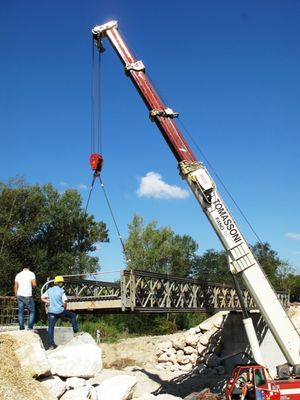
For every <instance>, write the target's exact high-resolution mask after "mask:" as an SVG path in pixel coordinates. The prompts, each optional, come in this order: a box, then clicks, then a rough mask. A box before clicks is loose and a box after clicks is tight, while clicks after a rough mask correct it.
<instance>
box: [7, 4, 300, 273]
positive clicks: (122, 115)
mask: <svg viewBox="0 0 300 400" xmlns="http://www.w3.org/2000/svg"><path fill="white" fill-rule="evenodd" d="M110 20H117V21H118V22H119V30H120V32H121V34H122V35H123V37H124V38H125V40H126V42H127V43H128V45H129V47H130V48H131V50H132V51H133V53H134V54H135V55H136V57H137V59H140V60H142V61H143V63H144V64H145V66H146V70H147V73H148V75H149V77H150V78H151V80H152V82H153V83H154V86H155V87H156V89H157V90H158V92H159V94H160V95H161V96H162V98H163V100H164V102H165V103H166V104H167V105H168V106H169V107H171V108H172V109H173V110H174V111H178V112H179V113H180V117H179V121H178V125H179V127H180V129H181V130H182V133H183V135H184V136H185V138H186V140H187V142H188V143H189V144H190V146H191V148H192V150H193V152H194V153H195V154H196V156H197V158H198V159H199V161H204V164H205V165H206V166H207V168H208V170H209V172H210V173H211V174H212V176H213V178H214V179H216V177H215V175H214V174H213V173H212V169H213V170H214V171H216V172H217V174H218V176H220V177H221V179H222V181H223V182H224V184H225V185H226V188H227V190H228V191H229V192H230V194H231V195H232V196H233V197H234V199H235V201H236V202H237V203H238V205H239V207H240V208H241V209H242V210H243V213H244V214H245V215H246V217H247V219H248V220H249V221H250V222H251V225H252V227H253V228H254V230H255V232H256V233H257V235H258V236H259V238H260V239H261V240H262V241H264V242H265V241H266V242H269V243H270V245H271V247H272V249H274V250H276V251H277V252H278V254H279V256H280V258H282V259H285V260H287V261H288V262H289V263H290V264H291V265H292V266H293V267H294V268H295V269H296V272H297V273H300V212H299V197H300V196H299V194H300V187H299V171H300V157H299V145H300V143H299V142H300V139H299V133H300V80H299V71H300V40H299V39H300V24H299V20H300V2H299V1H296V0H295V1H291V0H287V1H276V0H275V1H274V0H273V1H271V0H269V1H259V0H251V1H230V0H228V1H220V0H212V1H202V0H185V1H184V0H164V1H162V0H161V1H159V0H153V1H151V2H148V1H136V0H126V1H121V0H110V1H102V0H98V1H94V0H89V1H79V0H73V1H69V0H67V1H65V0H61V1H56V0H54V1H53V0H52V1H35V0H27V1H26V2H25V1H21V0H19V1H10V2H5V3H3V4H2V7H1V14H0V45H1V64H0V82H1V95H0V107H1V118H0V132H1V150H0V164H1V165H0V171H1V172H0V180H1V181H7V180H8V179H9V178H11V177H14V176H16V175H22V176H24V177H25V178H26V180H27V182H28V183H29V184H36V183H37V184H44V183H48V182H50V183H52V184H53V185H54V186H55V187H56V188H57V189H58V190H59V191H63V190H65V189H66V188H71V187H72V188H78V189H79V190H80V192H81V194H82V197H83V205H85V204H86V201H87V196H88V191H89V186H90V184H91V179H92V172H91V170H90V167H89V161H88V159H89V155H90V151H91V141H90V133H91V84H90V82H91V60H92V50H91V49H92V38H91V29H92V28H93V27H94V26H95V25H100V24H103V23H105V22H108V21H110ZM105 44H106V49H107V50H106V52H105V53H104V54H103V55H102V70H103V72H102V75H103V83H102V103H103V104H102V105H103V107H102V113H101V117H102V118H101V123H102V127H103V139H102V150H103V151H102V154H103V157H104V168H103V171H102V179H103V182H104V185H105V190H106V193H107V195H108V197H109V200H110V204H111V207H112V210H113V212H114V216H115V218H116V221H117V224H118V227H119V230H120V233H121V235H122V237H123V238H124V239H125V238H126V235H127V225H128V224H129V223H130V222H131V220H132V217H133V214H134V213H136V214H138V215H140V216H141V217H143V219H144V221H145V224H147V223H149V222H151V221H153V220H156V221H157V226H158V227H162V226H170V227H171V228H172V229H173V230H174V232H175V233H178V234H180V235H183V234H188V235H190V236H191V237H192V238H193V239H195V240H196V241H197V243H198V244H199V254H202V253H203V252H204V251H205V250H207V249H209V248H214V249H216V250H220V249H221V245H220V243H219V241H218V239H217V237H216V235H215V233H214V231H213V229H212V228H211V227H210V225H209V223H208V222H207V220H206V218H205V216H204V214H203V212H202V210H201V209H200V207H199V205H198V203H197V201H196V200H195V198H194V197H193V195H192V194H191V193H190V192H189V189H188V186H187V185H186V183H185V182H184V181H182V180H181V178H180V177H179V176H178V172H177V164H176V160H175V158H174V156H173V154H172V153H171V151H170V150H169V148H168V146H167V145H166V143H165V142H164V139H163V138H162V136H161V134H160V132H159V131H158V129H157V127H156V126H155V124H153V123H151V122H150V121H149V118H148V111H147V109H146V107H145V106H144V104H143V102H142V101H141V99H140V97H139V95H138V93H137V91H136V89H135V88H134V87H133V85H132V83H131V81H130V80H129V79H128V78H126V76H125V74H124V71H123V66H122V64H121V62H120V61H119V59H118V58H117V56H116V54H115V53H114V51H113V50H112V49H111V47H110V45H109V43H108V42H107V41H106V42H105ZM204 157H205V158H204ZM211 167H212V168H211ZM216 183H217V185H218V188H219V191H220V192H221V194H222V195H223V197H224V198H225V200H226V202H227V205H228V207H229V209H230V210H231V211H232V214H233V215H234V217H235V219H236V220H237V222H238V224H239V227H240V229H241V231H242V232H243V233H244V235H245V236H246V238H247V240H248V242H249V243H250V244H254V243H255V242H256V241H257V238H256V237H255V235H253V233H252V231H251V229H249V227H248V225H247V224H246V223H245V221H244V220H243V218H241V216H240V214H239V212H238V210H237V209H236V208H235V206H234V204H232V202H231V200H230V198H228V195H227V194H226V191H225V190H224V189H223V187H222V185H220V183H219V181H218V180H217V179H216ZM89 212H90V213H93V214H94V215H95V218H96V219H97V220H103V221H104V222H106V223H107V225H108V227H109V229H110V236H111V242H110V243H108V244H101V246H100V250H99V251H98V252H97V254H98V255H99V257H100V263H101V268H102V271H104V272H108V271H115V270H120V269H122V268H123V267H124V263H123V255H122V248H121V245H120V241H119V238H118V235H117V232H116V230H115V227H114V224H113V221H112V218H111V215H110V213H109V209H108V207H107V204H106V201H105V198H104V196H103V193H102V191H101V189H100V185H98V184H96V186H95V188H94V191H93V194H92V197H91V201H90V204H89Z"/></svg>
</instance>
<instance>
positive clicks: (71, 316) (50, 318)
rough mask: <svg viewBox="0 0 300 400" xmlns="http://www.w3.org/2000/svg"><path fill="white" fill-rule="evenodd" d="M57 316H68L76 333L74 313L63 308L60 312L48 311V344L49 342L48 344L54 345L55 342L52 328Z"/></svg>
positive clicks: (76, 326)
mask: <svg viewBox="0 0 300 400" xmlns="http://www.w3.org/2000/svg"><path fill="white" fill-rule="evenodd" d="M59 318H69V319H71V323H72V328H73V332H74V333H76V332H78V330H79V329H78V324H77V318H76V314H75V313H73V312H72V311H69V310H64V311H63V312H61V313H60V314H53V313H48V344H49V346H55V343H54V328H55V324H56V321H57V320H58V319H59Z"/></svg>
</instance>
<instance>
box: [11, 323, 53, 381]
mask: <svg viewBox="0 0 300 400" xmlns="http://www.w3.org/2000/svg"><path fill="white" fill-rule="evenodd" d="M10 335H12V336H13V337H14V338H15V340H16V341H17V343H18V348H17V349H16V351H15V354H16V356H17V358H18V360H19V363H20V366H21V368H22V369H23V370H26V372H27V373H29V374H30V375H31V376H32V377H35V378H36V377H38V376H42V375H49V374H50V368H51V367H50V364H49V362H48V359H47V355H46V352H45V349H44V347H43V344H42V341H41V339H40V337H39V335H37V334H36V333H33V332H30V331H25V330H24V331H16V332H11V333H10Z"/></svg>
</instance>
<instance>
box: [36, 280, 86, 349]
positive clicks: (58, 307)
mask: <svg viewBox="0 0 300 400" xmlns="http://www.w3.org/2000/svg"><path fill="white" fill-rule="evenodd" d="M64 282H65V280H64V277H63V276H56V277H55V278H54V286H52V287H51V288H49V289H48V290H47V291H46V292H45V293H43V294H42V301H43V302H44V303H46V306H47V309H48V345H49V350H54V349H55V348H56V345H55V343H54V328H55V324H56V321H57V320H58V318H68V319H70V320H71V323H72V328H73V332H74V334H75V333H77V332H78V330H79V329H78V324H77V318H76V314H75V313H73V312H72V311H69V310H67V309H66V302H67V300H68V299H67V296H66V294H65V291H64V289H63V286H64Z"/></svg>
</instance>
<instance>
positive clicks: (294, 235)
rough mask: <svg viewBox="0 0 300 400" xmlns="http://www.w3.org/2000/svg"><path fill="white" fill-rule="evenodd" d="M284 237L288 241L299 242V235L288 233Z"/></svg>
mask: <svg viewBox="0 0 300 400" xmlns="http://www.w3.org/2000/svg"><path fill="white" fill-rule="evenodd" d="M285 236H286V237H287V238H289V239H293V240H300V233H295V232H288V233H286V234H285Z"/></svg>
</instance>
